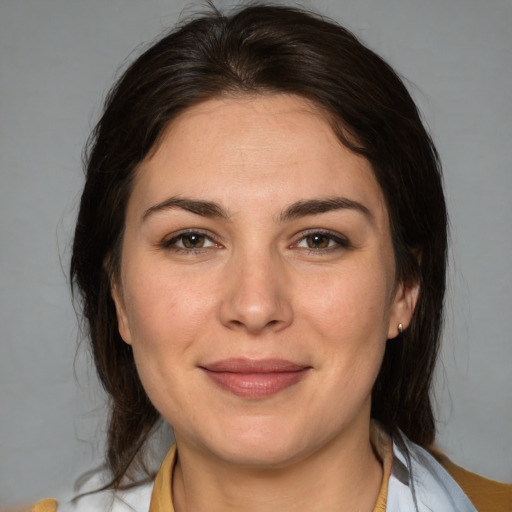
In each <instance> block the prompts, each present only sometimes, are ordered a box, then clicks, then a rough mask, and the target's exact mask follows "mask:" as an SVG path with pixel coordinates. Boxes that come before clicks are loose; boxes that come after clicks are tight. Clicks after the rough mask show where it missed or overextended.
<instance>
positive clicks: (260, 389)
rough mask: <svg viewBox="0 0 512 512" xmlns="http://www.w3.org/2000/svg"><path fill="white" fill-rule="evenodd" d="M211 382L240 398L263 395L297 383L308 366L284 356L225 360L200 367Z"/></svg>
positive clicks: (253, 397)
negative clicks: (288, 359)
mask: <svg viewBox="0 0 512 512" xmlns="http://www.w3.org/2000/svg"><path fill="white" fill-rule="evenodd" d="M200 368H201V370H203V372H204V373H205V374H206V376H207V377H209V378H210V379H211V380H212V381H213V383H214V384H216V385H217V386H219V387H220V388H221V389H223V390H224V391H227V392H229V393H232V394H234V395H236V396H239V397H241V398H250V399H258V398H266V397H270V396H272V395H275V394H277V393H279V392H280V391H283V390H285V389H287V388H289V387H290V386H293V385H294V384H297V383H298V382H300V381H301V380H302V379H304V378H305V377H306V375H307V374H308V373H309V370H310V369H311V366H304V365H300V364H296V363H293V362H291V361H287V360H284V359H258V360H254V359H244V358H235V359H225V360H222V361H216V362H214V363H210V364H206V365H204V366H200Z"/></svg>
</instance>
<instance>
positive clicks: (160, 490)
mask: <svg viewBox="0 0 512 512" xmlns="http://www.w3.org/2000/svg"><path fill="white" fill-rule="evenodd" d="M370 439H371V442H372V445H373V448H374V450H375V452H376V454H377V456H378V457H379V458H380V461H381V463H382V469H383V473H382V484H381V487H380V491H379V496H378V498H377V503H376V504H375V508H374V509H373V512H385V511H386V502H387V497H388V481H389V477H390V475H391V465H392V462H393V446H392V443H391V438H390V437H389V436H388V435H387V434H386V433H385V432H384V430H383V429H382V428H381V427H379V425H378V424H377V423H376V422H373V421H372V423H371V430H370ZM176 455H177V453H176V445H175V444H174V445H172V447H171V449H170V450H169V452H168V453H167V455H166V456H165V459H164V460H163V462H162V465H161V466H160V469H159V471H158V474H157V475H156V479H155V485H154V487H153V494H152V496H151V505H150V506H149V512H174V507H173V504H172V494H171V482H172V474H173V471H174V466H175V465H176V460H177V456H176Z"/></svg>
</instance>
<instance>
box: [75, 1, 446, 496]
mask: <svg viewBox="0 0 512 512" xmlns="http://www.w3.org/2000/svg"><path fill="white" fill-rule="evenodd" d="M261 93H288V94H296V95H299V96H301V97H304V98H307V99H308V100H310V101H311V102H313V103H314V104H315V105H316V106H317V107H318V108H319V109H321V111H322V112H324V113H325V115H326V117H327V118H328V119H329V121H330V122H331V123H332V126H333V129H334V130H335V131H336V133H337V135H338V137H339V139H340V141H341V142H342V143H343V144H345V145H346V146H347V147H349V148H350V149H351V150H353V151H355V152H357V153H359V154H361V155H363V156H364V157H366V158H367V159H368V160H369V162H370V163H371V165H372V167H373V170H374V173H375V176H376V178H377V180H378V182H379V184H380V186H381V188H382V191H383V193H384V196H385V199H386V202H387V207H388V211H389V217H390V222H391V230H392V237H393V245H394V252H395V260H396V269H397V279H398V280H399V281H401V282H419V284H420V293H419V299H418V303H417V306H416V309H415V312H414V315H413V318H412V321H411V324H410V326H409V328H408V329H407V330H406V331H405V332H404V333H403V334H402V335H401V336H399V337H398V338H396V339H393V340H389V341H388V344H387V347H386V353H385V356H384V361H383V364H382V368H381V370H380V373H379V376H378V378H377V381H376V383H375V386H374V389H373V401H372V417H374V418H376V419H378V420H380V422H381V423H382V424H383V425H384V426H385V427H386V428H387V429H388V430H389V431H390V432H391V434H393V433H396V432H398V430H402V431H403V432H404V433H405V434H406V435H407V436H408V437H409V438H410V439H412V440H413V441H415V442H416V443H419V444H420V445H423V446H425V445H428V444H430V443H431V442H432V441H433V439H434V435H435V425H434V417H433V413H432V407H431V401H430V388H431V380H432V373H433V370H434V364H435V360H436V355H437V351H438V343H439V336H440V329H441V323H442V309H443V296H444V291H445V270H446V269H445V267H446V225H447V218H446V208H445V202H444V195H443V189H442V183H441V173H440V165H439V161H438V157H437V153H436V150H435V148H434V146H433V144H432V141H431V139H430V137H429V135H428V133H427V132H426V131H425V128H424V126H423V124H422V122H421V119H420V115H419V113H418V110H417V108H416V106H415V104H414V102H413V100H412V99H411V97H410V95H409V93H408V91H407V89H406V87H405V86H404V84H403V83H402V81H401V80H400V79H399V77H398V76H397V74H396V73H395V72H394V71H393V70H392V69H391V67H390V66H389V65H388V64H386V63H385V62H384V61H383V60H382V59H381V58H380V57H379V56H377V55H376V54H375V53H373V52H372V51H371V50H369V49H368V48H367V47H365V46H364V45H363V44H361V43H360V42H359V41H358V40H357V39H356V37H355V36H354V35H353V34H351V33H350V32H349V31H347V30H345V29H344V28H342V27H340V26H339V25H337V24H336V23H334V22H331V21H327V20H325V19H323V18H321V17H319V16H317V15H314V14H311V13H307V12H304V11H301V10H298V9H294V8H288V7H283V6H269V5H261V4H259V5H252V6H249V7H246V8H243V9H241V10H239V11H237V12H235V13H233V14H230V15H229V16H224V15H222V14H221V13H219V12H217V11H215V10H214V9H212V12H210V13H208V14H205V15H200V16H198V17H196V18H195V19H192V21H189V22H188V23H186V24H183V25H182V26H181V27H178V28H177V29H176V30H174V31H173V32H171V33H169V34H167V35H165V36H164V37H163V38H162V39H160V40H159V41H158V42H157V43H155V44H154V45H152V46H151V47H150V48H149V49H148V50H147V51H146V52H145V53H143V54H142V55H141V56H140V57H139V58H137V59H136V61H135V62H134V63H133V64H132V65H131V66H130V67H129V68H128V69H127V70H126V72H125V73H124V75H123V76H122V77H121V78H120V80H119V81H118V82H117V84H116V85H115V86H114V87H113V89H112V90H111V92H110V94H109V96H108V98H107V100H106V103H105V108H104V113H103V116H102V117H101V120H100V121H99V123H98V124H97V126H96V128H95V129H94V131H93V133H92V135H91V138H90V141H89V145H88V148H87V157H86V183H85V187H84V190H83V195H82V199H81V204H80V211H79V215H78V220H77V224H76V231H75V238H74V246H73V255H72V261H71V277H72V283H73V286H74V287H75V288H78V290H79V292H80V295H81V299H82V307H83V313H84V318H85V321H86V324H87V327H88V335H89V338H90V343H91V346H92V352H93V355H94V361H95V365H96V368H97V372H98V375H99V377H100V380H101V382H102V384H103V386H104V388H105V390H106V392H107V394H108V396H109V399H110V418H109V430H108V453H107V462H108V465H109V468H110V469H111V471H112V475H113V479H112V482H111V484H110V485H111V486H112V487H114V488H115V487H119V486H120V484H121V480H122V478H123V476H125V475H126V473H127V470H128V469H129V468H130V467H132V468H133V465H134V461H137V460H138V458H139V457H140V455H141V453H142V448H143V446H144V444H145V442H146V440H147V439H148V437H149V436H150V434H151V431H152V429H153V428H154V426H155V424H156V423H157V422H158V420H159V414H158V412H157V411H156V410H155V408H154V407H153V405H152V404H151V402H150V401H149V399H148V397H147V395H146V393H145V391H144V389H143V387H142V385H141V382H140V380H139V377H138V375H137V371H136V368H135V364H134V359H133V355H132V352H131V349H130V347H129V346H128V345H126V344H125V343H124V342H123V340H122V339H121V337H120V335H119V332H118V329H117V320H116V312H115V308H114V304H113V301H112V299H111V295H110V283H111V280H112V279H115V278H116V276H117V275H118V271H119V266H120V254H121V246H122V239H123V229H124V221H125V211H126V205H127V201H128V199H129V197H130V193H131V188H132V183H133V178H134V175H135V174H136V172H137V168H138V165H139V164H140V163H141V162H142V161H143V160H144V158H145V157H146V156H147V155H148V153H149V152H150V151H151V149H152V148H153V147H154V146H155V144H156V143H157V141H158V139H159V136H160V135H161V134H162V132H163V131H164V129H165V128H166V127H167V126H168V124H169V123H170V122H171V121H172V120H173V119H175V118H176V116H177V115H178V114H180V113H181V112H183V111H184V110H186V109H187V108H190V107H191V106H193V105H195V104H197V103H199V102H201V101H204V100H206V99H209V98H212V97H215V96H219V95H225V94H227V95H229V94H237V95H240V94H251V95H257V94H261Z"/></svg>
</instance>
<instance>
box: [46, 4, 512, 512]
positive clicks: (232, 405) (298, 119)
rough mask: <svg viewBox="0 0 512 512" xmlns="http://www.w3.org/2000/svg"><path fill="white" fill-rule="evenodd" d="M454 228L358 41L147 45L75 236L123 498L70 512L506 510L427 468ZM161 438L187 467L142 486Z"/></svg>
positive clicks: (202, 31) (418, 141)
mask: <svg viewBox="0 0 512 512" xmlns="http://www.w3.org/2000/svg"><path fill="white" fill-rule="evenodd" d="M446 223H447V219H446V208H445V202H444V197H443V190H442V183H441V174H440V166H439V162H438V158H437V153H436V151H435V148H434V146H433V144H432V142H431V140H430V137H429V136H428V134H427V132H426V131H425V129H424V127H423V125H422V123H421V120H420V117H419V114H418V111H417V109H416V106H415V104H414V102H413V101H412V99H411V98H410V96H409V94H408V92H407V90H406V88H405V87H404V85H403V84H402V82H401V81H400V79H399V78H398V77H397V75H396V74H395V73H394V71H393V70H392V69H391V68H390V67H389V66H388V65H387V64H386V63H385V62H383V61H382V59H380V58H379V57H378V56H377V55H375V54H374V53H373V52H371V51H370V50H369V49H367V48H365V47H364V46H363V45H362V44H361V43H359V42H358V41H357V40H356V39H355V38H354V36H353V35H352V34H350V33H349V32H347V31H346V30H344V29H343V28H341V27H339V26H337V25H335V24H333V23H331V22H328V21H325V20H322V19H319V18H318V17H315V16H313V15H310V14H307V13H304V12H302V11H298V10H294V9H290V8H285V7H268V6H267V7H266V6H254V7H249V8H246V9H242V10H240V11H239V12H238V13H235V14H234V15H232V16H229V17H223V16H222V15H220V14H218V13H214V14H211V15H207V16H204V17H200V18H197V19H195V20H193V21H191V22H189V23H187V24H186V25H184V26H182V27H181V28H179V29H177V30H176V31H174V32H172V33H171V34H169V35H167V36H166V37H164V38H163V39H162V40H160V41H159V42H157V43H156V44H155V45H153V46H152V47H151V48H150V49H149V50H148V51H147V52H145V53H144V54H143V55H142V56H141V57H140V58H139V59H137V60H136V62H135V63H134V64H132V65H131V67H130V68H129V69H128V70H127V72H126V73H125V74H124V76H123V77H122V78H121V79H120V80H119V82H118V83H117V85H116V86H115V87H114V89H113V90H112V92H111V93H110V95H109V97H108V99H107V102H106V106H105V110H104V114H103V117H102V119H101V120H100V122H99V124H98V126H97V128H96V129H95V131H94V133H93V137H92V139H91V144H90V148H89V158H88V162H87V176H86V184H85V187H84V192H83V195H82V201H81V206H80V212H79V216H78V221H77V226H76V231H75V240H74V247H73V256H72V263H71V275H72V278H73V282H74V285H75V286H76V287H77V289H78V290H79V292H80V294H81V296H82V299H83V310H84V316H85V318H86V320H87V322H88V327H89V334H90V339H91V344H92V348H93V353H94V358H95V364H96V368H97V371H98V374H99V376H100V379H101V381H102V383H103V385H104V387H105V390H106V391H107V393H108V394H109V396H110V399H111V415H110V423H109V436H108V453H107V462H108V466H109V469H110V474H111V478H110V480H109V481H108V482H107V483H106V485H105V486H104V488H103V490H101V492H98V493H93V494H90V495H87V496H85V497H83V498H81V499H78V500H77V503H76V507H77V509H78V510H94V509H95V507H97V509H98V510H103V509H105V508H106V507H107V506H111V507H112V509H113V510H116V511H117V510H124V509H125V508H124V507H125V506H126V505H125V503H127V504H128V505H132V506H133V508H135V509H136V510H148V509H150V510H151V511H153V512H155V511H163V510H173V509H174V510H176V511H177V512H182V511H185V510H189V511H190V510H192V511H194V512H200V511H202V510H209V511H215V510H222V511H227V510H240V511H242V510H247V511H249V510H251V511H252V510H265V511H269V510H280V511H282V510H297V511H300V510H308V511H315V510H319V511H320V510H321V511H326V510H333V511H334V510H336V511H344V510H347V511H349V510H350V511H353V510H362V511H372V510H375V511H383V510H388V511H405V510H407V511H410V510H418V511H422V510H436V511H449V510H457V511H473V510H476V509H477V508H478V509H481V510H485V508H484V507H486V506H488V498H489V496H491V497H492V500H493V501H492V503H491V504H490V505H489V507H490V508H487V509H488V510H494V511H497V510H507V509H508V508H507V507H508V502H507V501H506V500H509V499H510V489H509V488H508V487H507V486H502V485H500V484H495V483H490V482H484V480H483V479H479V477H476V476H473V475H470V474H467V473H464V472H463V471H462V470H460V469H458V468H456V467H453V466H452V465H451V464H450V463H449V462H448V461H446V460H445V459H444V458H443V457H442V456H440V455H437V457H438V459H439V460H440V461H441V462H443V464H444V465H445V466H446V468H447V469H448V470H450V471H452V473H453V474H454V476H455V477H457V478H458V479H459V483H457V481H456V480H455V479H454V478H452V477H451V476H450V475H449V474H448V472H447V471H446V470H445V469H444V468H443V466H442V465H441V464H440V463H439V462H437V461H436V459H435V458H434V457H433V456H432V455H431V454H429V453H428V452H427V451H426V448H429V447H430V446H431V445H432V443H433V441H434V437H435V428H434V418H433V413H432V407H431V402H430V386H431V381H432V372H433V370H434V365H435V359H436V354H437V350H438V343H439V334H440V329H441V324H442V304H443V296H444V290H445V271H446ZM160 418H163V419H164V420H165V421H166V422H168V423H169V424H170V425H172V427H173V429H174V433H175V438H176V445H175V446H174V447H173V448H172V449H171V450H170V452H169V453H168V455H167V456H166V458H165V459H164V462H163V464H162V467H161V469H160V471H159V472H158V474H157V476H156V478H155V480H154V482H153V481H151V482H150V483H148V484H140V485H136V484H131V483H132V482H136V481H138V480H140V479H141V475H140V471H139V472H137V471H138V470H139V469H140V468H141V467H143V461H144V446H145V444H146V442H147V440H148V439H149V437H150V436H151V434H152V432H153V431H154V429H155V427H156V426H157V425H158V422H159V420H160ZM460 475H462V478H460ZM468 482H470V484H468ZM474 482H476V484H474ZM473 484H474V485H473ZM475 486H476V491H475ZM463 488H464V490H463ZM466 493H468V494H469V495H470V497H468V496H467V495H466ZM498 494H499V495H500V496H498ZM470 498H471V499H470ZM471 500H473V503H472V501H471ZM475 505H477V508H475ZM44 506H48V507H49V508H50V509H51V508H52V505H51V504H50V503H48V502H47V503H46V505H45V503H41V504H40V505H39V506H38V507H39V508H37V506H36V510H42V509H43V507H44ZM499 507H501V508H499ZM53 508H55V507H53ZM64 509H65V508H64ZM59 510H60V508H59Z"/></svg>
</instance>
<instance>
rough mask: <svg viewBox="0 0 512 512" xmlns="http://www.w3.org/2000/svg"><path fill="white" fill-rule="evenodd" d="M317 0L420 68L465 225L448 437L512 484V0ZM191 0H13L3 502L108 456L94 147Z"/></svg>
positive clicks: (6, 51)
mask: <svg viewBox="0 0 512 512" xmlns="http://www.w3.org/2000/svg"><path fill="white" fill-rule="evenodd" d="M304 4H305V5H306V6H308V5H309V6H311V7H314V8H316V9H318V10H319V11H320V12H322V13H324V14H326V15H329V16H331V17H333V18H335V19H337V20H339V21H341V22H342V23H344V24H345V25H347V26H348V27H349V28H351V29H352V30H354V31H355V32H356V34H358V35H359V36H360V37H362V38H363V40H364V41H366V42H367V43H368V44H369V45H370V46H371V47H372V48H374V49H376V50H377V51H378V52H379V53H380V54H381V55H383V56H384V57H385V58H387V59H388V60H389V61H390V62H391V63H392V64H393V65H394V66H395V67H396V68H397V69H398V71H399V72H400V73H402V74H403V75H404V76H406V77H407V78H408V79H409V80H410V85H411V90H412V92H413V94H414V96H415V98H416V99H417V101H418V102H419V104H420V106H421V109H422V111H423V114H424V117H425V120H426V122H427V123H428V125H429V126H430V129H431V131H432V133H433V136H434V139H435V141H436V143H437V145H438V148H439V150H440V153H441V157H442V160H443V163H444V168H445V181H446V191H447V197H448V202H449V208H450V213H451V225H452V233H451V236H452V254H451V256H450V260H451V261H450V290H449V297H448V302H447V326H446V330H445V335H444V349H443V354H442V365H441V366H440V368H439V372H438V375H437V382H436V388H437V404H438V405H437V408H438V418H439V422H438V427H439V444H440V445H441V446H442V447H443V448H444V449H445V450H446V451H447V452H448V454H449V455H450V456H451V457H452V458H453V459H454V460H456V461H457V462H458V463H459V464H461V465H463V466H465V467H468V468H471V469H472V470H473V471H477V472H480V473H482V474H484V475H486V476H488V477H491V478H496V479H501V480H505V481H512V430H511V425H512V399H511V387H512V386H511V380H512V343H511V341H512V340H511V338H512V335H511V332H512V307H511V305H512V272H511V263H512V228H511V219H512V201H511V195H512V194H511V192H512V172H511V169H510V166H511V163H512V149H511V146H512V35H511V30H510V26H511V24H512V2H511V1H510V0H486V1H483V0H429V1H428V2H426V1H424V0H402V1H400V0H359V1H356V0H341V1H340V0H331V1H322V0H318V1H316V2H315V1H310V2H304ZM191 5H192V6H195V7H196V8H197V7H198V6H200V5H201V4H200V3H199V2H193V3H191V2H185V1H177V0H175V1H171V0H167V1H164V0H150V1H148V0H146V1H141V0H108V1H106V0H87V1H85V0H84V1H80V0H0V411H1V423H0V429H1V430H0V504H2V505H7V504H10V503H15V502H18V501H27V500H32V499H36V498H38V497H41V496H43V495H52V494H55V493H57V492H58V491H59V490H62V489H65V488H70V487H71V486H72V485H73V482H74V480H75V479H76V477H77V476H79V475H80V474H81V472H83V471H84V470H86V469H90V468H92V467H94V465H95V464H97V463H98V462H99V461H100V460H101V453H102V442H103V429H104V426H103V423H102V420H103V418H104V412H105V410H104V404H103V396H102V393H101V391H100V390H99V389H98V386H97V384H96V381H95V380H94V376H93V372H92V370H91V367H90V364H89V363H87V353H86V351H85V350H83V349H82V350H80V351H79V352H78V355H77V359H76V365H75V368H76V376H75V375H74V372H73V362H74V358H75V352H76V347H77V339H78V328H77V321H76V318H75V315H74V311H73V308H72V306H71V303H70V293H69V290H68V283H67V278H66V272H67V267H68V263H69V245H70V239H71V231H72V224H73V219H74V216H75V213H76V205H77V200H78V194H79V190H80V186H81V183H82V174H81V170H80V167H81V161H80V160H81V148H82V146H83V144H84V141H85V140H86V137H87V135H88V133H89V130H90V128H91V127H92V125H93V124H94V122H95V121H96V120H97V118H98V113H99V110H100V107H101V99H102V98H103V97H104V95H105V93H106V91H107V89H108V86H109V85H110V84H111V83H112V80H113V78H114V77H115V70H116V69H117V68H118V67H119V65H120V64H122V63H123V62H126V61H125V59H128V60H131V59H132V58H133V57H134V55H136V54H137V53H138V52H139V51H140V43H142V42H147V41H150V40H152V39H153V38H155V37H156V36H157V34H158V33H159V32H160V31H161V30H162V29H164V28H166V27H170V26H172V25H173V24H174V22H175V21H176V20H177V19H178V17H179V16H180V15H183V13H184V14H190V12H191V9H190V6H191ZM217 5H218V6H220V7H223V6H226V5H229V2H222V1H218V2H217ZM184 6H187V7H186V8H185V10H184V11H183V13H182V10H183V8H184ZM134 48H136V49H135V50H134ZM133 50H134V51H133Z"/></svg>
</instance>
